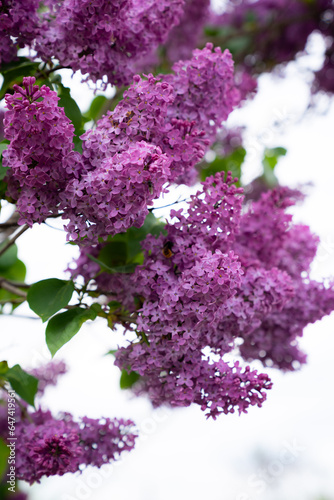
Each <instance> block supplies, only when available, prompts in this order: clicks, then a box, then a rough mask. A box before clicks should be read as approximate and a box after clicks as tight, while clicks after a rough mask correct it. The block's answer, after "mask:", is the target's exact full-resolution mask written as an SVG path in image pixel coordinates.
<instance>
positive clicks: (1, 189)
mask: <svg viewBox="0 0 334 500" xmlns="http://www.w3.org/2000/svg"><path fill="white" fill-rule="evenodd" d="M3 169H4V167H1V168H0V173H4V171H3ZM6 170H7V169H6ZM6 191H7V182H4V181H3V180H1V179H0V200H5V199H6Z"/></svg>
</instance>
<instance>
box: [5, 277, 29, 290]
mask: <svg viewBox="0 0 334 500" xmlns="http://www.w3.org/2000/svg"><path fill="white" fill-rule="evenodd" d="M6 281H7V283H9V284H10V285H13V286H16V287H17V288H30V287H31V285H28V283H24V282H23V281H22V282H21V281H13V280H8V279H7V280H6Z"/></svg>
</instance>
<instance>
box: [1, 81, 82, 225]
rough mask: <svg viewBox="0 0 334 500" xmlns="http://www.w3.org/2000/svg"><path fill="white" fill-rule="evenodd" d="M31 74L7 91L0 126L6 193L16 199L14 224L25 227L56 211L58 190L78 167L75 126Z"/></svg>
mask: <svg viewBox="0 0 334 500" xmlns="http://www.w3.org/2000/svg"><path fill="white" fill-rule="evenodd" d="M34 83H35V78H34V77H26V78H24V79H23V86H22V87H20V86H19V85H14V90H15V92H14V94H13V95H10V94H6V107H7V109H8V111H7V112H6V113H5V118H4V127H5V138H6V139H8V140H10V144H9V146H8V149H7V150H6V151H4V153H3V165H4V166H6V167H10V170H9V173H8V194H9V195H10V196H11V197H12V198H13V199H14V200H17V210H18V212H19V214H20V216H21V218H20V220H19V223H20V224H23V223H27V224H29V225H30V226H32V224H33V223H34V222H43V221H44V220H45V219H46V218H47V217H48V216H50V215H52V214H56V213H58V206H59V202H60V199H59V193H60V192H61V191H63V190H64V189H65V186H66V184H67V182H68V181H69V179H70V178H71V177H78V175H79V171H80V170H81V169H82V165H81V159H80V155H79V153H76V152H74V151H73V147H74V145H73V135H74V127H73V125H72V123H71V122H70V120H69V119H68V118H67V117H66V115H65V112H64V109H63V108H60V107H59V106H58V100H59V97H57V94H56V92H54V91H52V90H50V88H49V87H47V86H46V85H43V86H42V87H41V88H39V86H38V85H34Z"/></svg>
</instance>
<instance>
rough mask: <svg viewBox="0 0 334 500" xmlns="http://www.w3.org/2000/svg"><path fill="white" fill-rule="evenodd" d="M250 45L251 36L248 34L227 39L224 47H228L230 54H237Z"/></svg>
mask: <svg viewBox="0 0 334 500" xmlns="http://www.w3.org/2000/svg"><path fill="white" fill-rule="evenodd" d="M251 46H252V37H251V36H249V35H240V36H236V37H233V38H231V39H230V40H228V41H227V43H226V46H225V47H224V48H228V49H229V50H230V52H231V53H232V55H237V54H239V53H240V52H244V51H246V50H247V49H249V47H251Z"/></svg>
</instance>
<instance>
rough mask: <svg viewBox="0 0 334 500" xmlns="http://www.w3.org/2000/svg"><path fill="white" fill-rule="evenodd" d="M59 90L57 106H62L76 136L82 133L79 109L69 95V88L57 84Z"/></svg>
mask: <svg viewBox="0 0 334 500" xmlns="http://www.w3.org/2000/svg"><path fill="white" fill-rule="evenodd" d="M57 85H58V88H59V91H58V95H59V97H60V99H59V101H58V106H60V107H61V108H64V111H65V114H66V116H67V118H69V119H70V120H71V122H72V123H73V125H74V129H75V134H76V135H77V136H79V135H81V134H83V132H84V130H83V126H82V125H83V119H82V115H81V111H80V108H79V106H78V105H77V103H76V102H75V100H74V99H73V98H72V97H71V94H70V89H69V88H67V87H64V85H62V84H57Z"/></svg>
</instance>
